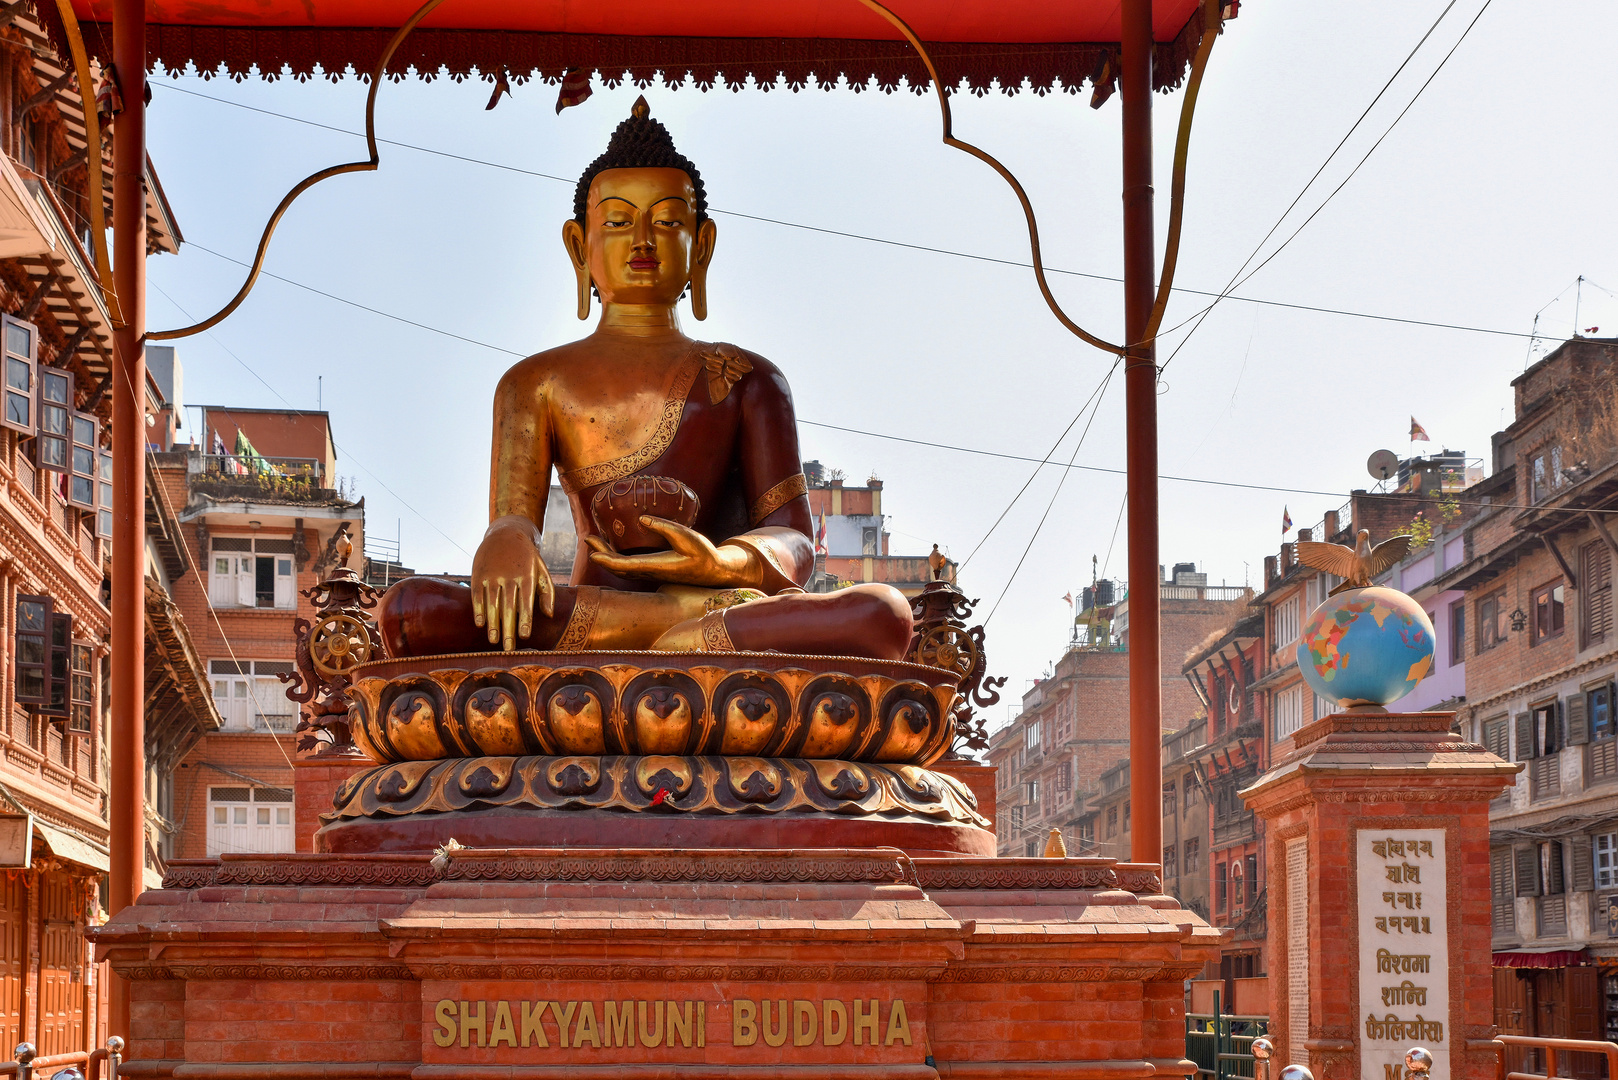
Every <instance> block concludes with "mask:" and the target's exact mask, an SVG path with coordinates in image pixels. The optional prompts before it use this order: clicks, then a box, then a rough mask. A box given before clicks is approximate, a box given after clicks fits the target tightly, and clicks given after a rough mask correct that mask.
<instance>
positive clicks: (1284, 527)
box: [1281, 506, 1292, 536]
mask: <svg viewBox="0 0 1618 1080" xmlns="http://www.w3.org/2000/svg"><path fill="white" fill-rule="evenodd" d="M1291 528H1292V515H1291V514H1290V513H1288V511H1287V508H1286V507H1285V506H1283V507H1281V535H1282V536H1285V535H1286V534H1287V531H1288V530H1289V529H1291Z"/></svg>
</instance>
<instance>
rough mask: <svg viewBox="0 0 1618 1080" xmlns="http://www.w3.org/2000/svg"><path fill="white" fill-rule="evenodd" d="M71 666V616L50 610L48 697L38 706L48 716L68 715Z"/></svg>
mask: <svg viewBox="0 0 1618 1080" xmlns="http://www.w3.org/2000/svg"><path fill="white" fill-rule="evenodd" d="M72 667H73V616H71V615H66V614H63V613H62V612H60V611H53V612H51V633H50V670H49V672H48V676H49V679H50V698H49V700H48V701H47V702H46V703H45V704H44V705H41V706H40V707H39V711H40V712H41V713H44V714H46V715H48V716H60V717H66V716H67V715H68V712H69V710H68V693H69V689H70V675H71V672H72Z"/></svg>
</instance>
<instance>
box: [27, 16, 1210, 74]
mask: <svg viewBox="0 0 1618 1080" xmlns="http://www.w3.org/2000/svg"><path fill="white" fill-rule="evenodd" d="M416 6H417V5H416V3H415V2H414V0H207V2H206V3H204V2H202V0H148V3H147V5H146V10H147V18H148V20H149V23H150V27H149V52H150V55H151V57H152V59H153V61H154V62H161V63H162V64H164V65H165V66H167V67H171V68H181V67H184V66H185V64H186V63H187V62H194V63H195V64H196V65H197V66H198V67H199V68H200V69H202V70H204V71H214V70H218V69H219V68H220V66H221V65H223V67H224V68H225V70H227V71H229V72H230V73H232V74H248V73H250V72H251V71H252V69H253V68H254V67H257V68H258V70H259V73H261V74H267V75H269V76H270V77H274V75H275V74H277V73H279V71H280V69H281V67H282V66H283V65H288V66H290V67H291V70H292V72H293V73H294V74H295V75H299V76H306V75H308V74H311V73H312V72H313V71H314V68H315V65H319V66H320V67H321V68H322V69H323V70H325V71H327V72H341V71H342V70H344V69H345V68H347V67H349V66H350V65H352V66H353V67H354V68H355V69H357V70H359V71H365V70H367V69H368V68H370V67H372V66H374V64H375V61H376V57H377V56H378V55H379V54H380V52H381V49H382V46H383V45H384V44H385V42H386V40H387V38H388V36H389V33H390V31H391V30H392V29H393V28H394V27H397V26H399V25H400V24H401V23H403V22H404V21H405V20H406V19H408V18H409V17H410V15H411V14H413V13H414V11H415V10H416ZM38 7H39V10H40V14H41V15H42V16H43V17H44V18H45V19H46V20H48V21H50V22H55V14H56V13H55V10H54V8H55V5H53V4H50V3H39V4H38ZM890 7H891V8H892V9H893V10H894V11H895V12H896V13H897V14H899V15H900V16H901V17H903V18H904V19H905V20H906V21H907V22H909V23H910V25H911V26H912V27H914V28H915V30H916V32H917V35H918V36H919V37H920V38H921V39H922V40H923V41H925V42H928V43H929V46H930V47H932V48H933V51H934V58H935V60H937V61H938V63H939V67H940V71H941V73H942V74H943V76H944V77H945V78H946V79H958V78H965V79H967V80H968V81H969V83H970V85H971V86H972V87H973V88H974V89H977V90H980V91H981V90H983V89H987V88H988V87H989V86H990V85H991V83H993V82H994V81H996V80H998V81H999V82H1000V84H1001V85H1002V87H1013V88H1014V87H1016V86H1020V85H1021V84H1022V82H1023V80H1024V79H1028V80H1031V81H1032V84H1033V86H1034V88H1035V89H1036V90H1045V89H1050V88H1052V87H1054V86H1056V85H1058V84H1060V85H1061V87H1062V88H1063V89H1066V90H1069V91H1070V92H1071V91H1075V90H1077V89H1078V88H1079V87H1080V86H1081V85H1082V84H1083V83H1084V81H1085V80H1087V79H1089V78H1090V77H1091V76H1092V75H1093V74H1094V72H1095V71H1096V69H1097V68H1098V67H1099V66H1100V61H1101V59H1102V58H1103V56H1104V55H1106V54H1107V53H1108V52H1109V51H1111V50H1112V48H1114V47H1115V43H1116V42H1117V40H1118V33H1119V8H1120V5H1119V2H1118V0H1065V2H1061V3H1054V2H1052V0H994V2H992V3H984V2H982V0H892V3H891V4H890ZM111 8H112V4H111V0H74V10H75V11H76V12H77V13H78V16H79V19H80V20H81V22H83V23H84V24H85V31H86V39H87V43H88V44H89V45H90V47H91V49H92V51H94V52H97V53H100V54H101V55H103V56H105V55H106V53H107V52H108V51H109V48H108V47H109V46H110V41H111V32H110V21H111ZM1198 8H1199V5H1198V3H1197V0H1156V4H1155V6H1154V31H1155V37H1156V39H1157V41H1158V42H1159V43H1160V44H1159V45H1158V49H1157V56H1156V62H1157V68H1158V71H1157V83H1158V86H1159V87H1160V88H1161V87H1166V86H1170V85H1174V84H1176V83H1178V81H1179V79H1180V77H1181V75H1182V73H1183V71H1184V68H1185V64H1186V62H1187V59H1188V57H1189V54H1190V50H1191V49H1192V48H1194V46H1195V39H1196V35H1197V33H1198V32H1200V30H1201V19H1200V16H1199V14H1198ZM1193 23H1195V25H1194V26H1193V25H1191V24H1193ZM53 30H59V28H57V27H53ZM53 36H57V35H55V34H53ZM98 39H99V40H98ZM935 43H936V44H935ZM501 65H504V66H505V67H506V68H507V69H508V70H509V71H510V72H511V73H512V74H513V75H516V76H519V77H522V76H526V75H529V74H534V75H539V76H540V77H543V78H547V79H555V78H559V77H560V76H561V74H562V73H563V72H564V71H566V70H567V69H568V68H570V67H579V68H594V69H595V70H597V71H599V72H600V73H601V75H602V76H603V77H604V78H606V79H608V80H609V81H613V82H615V81H617V80H618V79H621V78H629V79H632V80H634V81H636V82H640V83H649V82H651V81H652V80H653V79H655V78H656V77H657V75H659V74H663V75H664V76H666V77H670V78H675V79H678V78H683V77H685V76H686V75H691V76H693V77H694V78H695V79H696V81H697V82H698V83H699V84H701V85H704V86H707V85H712V83H713V82H714V80H715V79H716V78H718V77H723V78H725V79H726V80H727V81H730V82H739V81H741V80H743V79H745V78H746V77H747V76H752V77H754V78H755V79H758V80H760V81H764V82H773V81H774V80H775V78H776V76H778V75H779V76H784V77H785V78H786V81H787V82H788V84H789V85H791V86H792V87H793V88H794V89H796V88H798V87H800V86H802V85H804V83H805V82H806V81H807V80H808V78H809V77H810V76H811V75H813V76H815V77H816V78H818V79H820V80H821V81H835V79H836V77H837V76H838V75H847V76H848V77H849V79H850V80H851V81H854V82H861V83H863V82H864V81H865V80H867V79H869V78H871V77H873V76H874V77H875V78H876V79H877V81H878V82H879V84H881V85H882V87H883V88H884V89H888V90H891V89H894V88H895V87H896V86H897V85H898V84H899V81H900V79H901V78H902V77H908V78H909V80H910V83H911V84H912V86H916V87H921V88H924V87H925V85H926V82H925V80H926V75H925V72H924V70H923V69H922V67H921V65H920V64H919V63H917V62H916V61H915V54H914V52H913V51H911V50H910V48H909V47H908V45H906V44H905V42H904V41H903V40H902V39H901V38H900V37H899V35H898V34H897V33H896V32H895V31H894V30H893V28H892V27H890V26H889V25H888V24H887V23H886V22H884V21H883V20H882V19H880V18H879V17H877V16H876V15H875V14H873V13H872V12H870V11H869V10H867V9H866V8H865V7H864V6H863V5H861V4H859V3H856V2H855V0H799V2H796V3H778V2H777V3H770V2H761V0H680V2H678V3H670V2H669V0H595V2H591V3H587V4H581V3H577V2H573V0H449V2H448V3H445V4H443V5H442V6H440V7H439V8H438V9H437V10H436V11H434V12H433V13H432V14H431V15H430V16H428V18H427V19H426V21H425V22H424V23H423V24H422V29H419V30H417V31H416V32H415V33H414V34H412V35H411V37H410V38H409V39H408V40H407V41H406V42H405V44H404V46H403V47H402V48H401V50H400V52H399V54H398V55H397V56H395V58H394V62H393V64H392V65H391V67H392V68H393V69H397V70H401V71H402V70H405V69H406V68H408V67H415V68H416V70H417V71H418V73H420V74H423V75H427V76H429V77H430V75H431V74H433V73H436V72H437V71H438V70H439V69H441V68H443V69H447V71H448V73H449V74H451V75H456V76H459V75H465V74H469V73H470V72H471V71H472V70H473V69H474V68H476V69H478V70H479V71H481V72H485V73H487V72H490V71H493V70H496V69H498V68H499V67H500V66H501Z"/></svg>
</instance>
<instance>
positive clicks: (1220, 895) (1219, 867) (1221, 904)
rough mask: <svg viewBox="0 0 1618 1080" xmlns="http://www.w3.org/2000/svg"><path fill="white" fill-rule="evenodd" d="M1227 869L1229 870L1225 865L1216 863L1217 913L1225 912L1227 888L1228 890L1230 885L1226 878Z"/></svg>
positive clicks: (1215, 892)
mask: <svg viewBox="0 0 1618 1080" xmlns="http://www.w3.org/2000/svg"><path fill="white" fill-rule="evenodd" d="M1227 869H1228V867H1227V866H1226V865H1225V864H1224V863H1215V864H1214V910H1215V911H1224V910H1225V899H1226V888H1227V885H1228V879H1227V878H1226V873H1225V872H1226V870H1227Z"/></svg>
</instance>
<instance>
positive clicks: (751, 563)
mask: <svg viewBox="0 0 1618 1080" xmlns="http://www.w3.org/2000/svg"><path fill="white" fill-rule="evenodd" d="M640 523H641V524H642V525H644V526H645V527H646V528H648V529H651V530H652V531H653V532H656V533H658V534H659V535H661V536H662V537H663V538H664V539H665V540H667V541H668V542H669V550H667V551H654V552H651V553H649V554H646V555H620V554H618V553H617V552H615V551H613V550H612V549H611V548H610V547H608V546H607V542H606V541H605V540H603V539H601V537H599V536H586V537H585V538H584V542H585V543H587V544H589V545H590V548H591V552H590V561H591V562H593V563H595V564H596V565H598V566H602V567H605V568H606V569H608V570H611V571H612V572H613V573H615V574H617V575H619V576H620V577H627V578H640V579H643V580H647V581H661V582H664V583H665V584H669V585H701V586H704V587H706V588H710V589H739V588H754V589H756V588H758V587H759V585H760V584H761V583H762V582H763V580H764V573H763V568H762V567H761V566H760V565H759V562H758V556H757V555H755V554H754V553H753V552H751V551H749V550H748V549H746V548H743V547H734V546H730V545H726V546H725V547H715V546H714V543H713V541H711V540H709V539H708V538H707V537H706V536H703V535H702V534H701V533H699V532H697V531H696V530H695V529H688V528H686V527H685V526H684V525H681V524H679V523H678V522H674V521H669V520H668V519H667V518H660V517H651V516H649V515H645V516H642V517H641V519H640Z"/></svg>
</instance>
